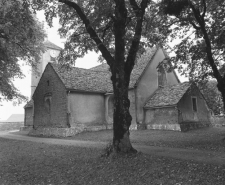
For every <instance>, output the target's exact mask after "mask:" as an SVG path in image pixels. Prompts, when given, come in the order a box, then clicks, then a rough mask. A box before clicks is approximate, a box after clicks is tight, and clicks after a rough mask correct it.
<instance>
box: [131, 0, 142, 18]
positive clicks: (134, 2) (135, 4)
mask: <svg viewBox="0 0 225 185" xmlns="http://www.w3.org/2000/svg"><path fill="white" fill-rule="evenodd" d="M129 1H130V5H131V7H132V8H133V11H134V13H135V14H136V16H138V14H139V11H140V8H139V6H138V4H137V2H136V1H135V0H129Z"/></svg>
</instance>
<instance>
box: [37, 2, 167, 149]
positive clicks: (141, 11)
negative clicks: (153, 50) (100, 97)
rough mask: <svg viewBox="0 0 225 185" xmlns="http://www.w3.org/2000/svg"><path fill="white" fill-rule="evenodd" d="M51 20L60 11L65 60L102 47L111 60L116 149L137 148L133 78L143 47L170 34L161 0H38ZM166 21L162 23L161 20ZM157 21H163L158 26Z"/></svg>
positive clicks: (114, 142) (104, 54)
mask: <svg viewBox="0 0 225 185" xmlns="http://www.w3.org/2000/svg"><path fill="white" fill-rule="evenodd" d="M34 5H36V6H37V9H44V10H45V15H46V20H47V21H48V23H49V24H50V25H51V23H52V18H53V17H55V16H58V17H59V21H60V24H61V27H60V29H59V33H60V35H61V36H62V37H67V42H66V43H65V48H64V50H63V51H62V53H61V57H60V58H61V59H62V60H63V62H64V63H67V62H69V63H70V62H75V60H76V58H77V57H80V56H83V55H84V54H86V53H87V51H89V50H94V51H96V52H98V51H100V54H101V58H100V59H104V60H105V61H106V62H107V64H108V65H109V66H110V71H111V73H112V77H111V80H112V84H113V93H114V116H113V131H114V135H113V145H112V146H113V147H112V149H113V151H115V152H125V153H129V152H134V151H135V149H133V147H132V145H131V143H130V139H129V127H130V125H131V120H132V117H131V115H130V113H129V107H130V101H129V99H128V89H129V81H130V75H131V72H132V69H133V67H134V65H135V60H136V57H137V55H138V54H139V52H138V51H142V48H144V47H146V46H152V45H154V44H155V43H156V42H158V41H159V40H160V39H164V38H165V35H166V34H168V33H167V31H166V30H165V29H163V28H162V25H163V22H164V21H163V18H162V17H160V16H159V14H158V12H159V8H158V6H157V4H156V3H155V2H154V1H153V2H151V1H150V0H104V1H103V0H87V1H83V0H49V1H44V0H36V1H34ZM160 24H161V25H160ZM157 25H160V26H161V27H160V28H159V29H155V28H156V26H157Z"/></svg>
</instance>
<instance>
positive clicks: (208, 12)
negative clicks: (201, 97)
mask: <svg viewBox="0 0 225 185" xmlns="http://www.w3.org/2000/svg"><path fill="white" fill-rule="evenodd" d="M162 8H163V10H164V13H165V14H167V15H169V19H173V20H174V21H175V20H176V22H177V25H176V26H174V27H173V33H172V34H171V38H172V39H181V40H182V41H181V42H180V44H178V45H177V46H175V47H174V49H175V53H176V57H175V58H174V62H175V64H176V65H177V66H178V69H179V70H181V71H182V72H183V73H184V74H188V75H189V77H190V78H191V79H192V80H197V81H203V80H207V79H210V78H211V77H213V78H215V79H216V80H217V87H218V90H219V91H220V93H221V95H222V99H223V105H224V108H225V75H224V74H223V73H221V72H220V68H222V67H223V66H224V65H225V62H224V61H225V39H224V38H225V1H224V0H214V1H212V0H162Z"/></svg>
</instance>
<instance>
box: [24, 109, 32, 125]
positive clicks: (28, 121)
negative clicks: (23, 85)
mask: <svg viewBox="0 0 225 185" xmlns="http://www.w3.org/2000/svg"><path fill="white" fill-rule="evenodd" d="M24 111H25V120H24V121H25V122H24V126H25V127H29V126H33V107H26V108H25V109H24Z"/></svg>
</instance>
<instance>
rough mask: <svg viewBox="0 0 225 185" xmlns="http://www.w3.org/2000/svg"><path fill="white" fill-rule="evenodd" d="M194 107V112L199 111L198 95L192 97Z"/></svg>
mask: <svg viewBox="0 0 225 185" xmlns="http://www.w3.org/2000/svg"><path fill="white" fill-rule="evenodd" d="M191 99H192V109H193V111H194V112H197V98H196V97H192V98H191Z"/></svg>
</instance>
